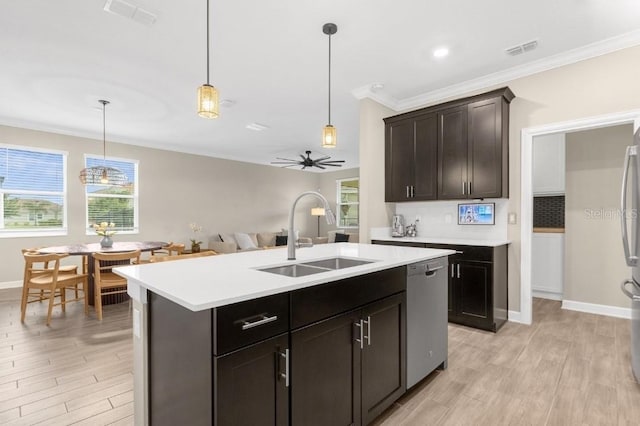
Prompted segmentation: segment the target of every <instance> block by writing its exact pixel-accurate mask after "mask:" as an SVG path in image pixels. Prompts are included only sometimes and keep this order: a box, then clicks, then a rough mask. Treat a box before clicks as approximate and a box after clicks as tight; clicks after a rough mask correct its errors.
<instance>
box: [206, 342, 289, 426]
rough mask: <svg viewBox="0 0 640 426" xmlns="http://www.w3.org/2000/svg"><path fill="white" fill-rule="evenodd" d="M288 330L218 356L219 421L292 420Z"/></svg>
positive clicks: (280, 424)
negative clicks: (290, 413) (290, 414)
mask: <svg viewBox="0 0 640 426" xmlns="http://www.w3.org/2000/svg"><path fill="white" fill-rule="evenodd" d="M288 350H289V336H288V335H287V334H284V335H281V336H278V337H274V338H271V339H268V340H266V341H264V342H261V343H257V344H255V345H252V346H249V347H247V348H244V349H240V350H238V351H235V352H232V353H230V354H227V355H223V356H219V357H215V358H214V365H215V367H214V372H215V373H214V377H215V378H216V379H215V388H214V394H215V395H216V396H217V397H216V405H215V408H214V413H215V423H214V424H215V425H218V426H232V425H242V424H246V425H254V426H272V425H277V426H286V425H288V424H289V388H288V385H289V383H288V378H287V361H288V357H289V353H288Z"/></svg>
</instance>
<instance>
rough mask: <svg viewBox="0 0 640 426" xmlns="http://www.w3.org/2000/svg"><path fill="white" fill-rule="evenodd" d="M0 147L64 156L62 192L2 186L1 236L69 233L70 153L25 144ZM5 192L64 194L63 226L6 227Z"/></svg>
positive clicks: (52, 235) (13, 236)
mask: <svg viewBox="0 0 640 426" xmlns="http://www.w3.org/2000/svg"><path fill="white" fill-rule="evenodd" d="M0 148H6V149H16V150H20V151H32V152H42V153H46V154H56V155H61V156H62V192H56V191H33V190H15V189H5V188H2V187H0V238H23V237H57V236H61V235H67V234H68V225H67V204H68V199H67V159H68V157H69V153H68V152H67V151H60V150H57V149H43V148H36V147H32V146H24V145H10V144H4V143H0ZM4 194H19V195H45V196H46V195H50V196H62V215H63V219H62V227H61V228H40V229H34V230H27V229H18V230H11V229H6V228H5V227H4Z"/></svg>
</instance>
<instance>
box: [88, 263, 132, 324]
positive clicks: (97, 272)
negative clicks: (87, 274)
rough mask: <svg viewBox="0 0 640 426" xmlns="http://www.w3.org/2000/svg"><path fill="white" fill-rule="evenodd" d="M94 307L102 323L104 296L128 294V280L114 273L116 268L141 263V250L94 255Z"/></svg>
mask: <svg viewBox="0 0 640 426" xmlns="http://www.w3.org/2000/svg"><path fill="white" fill-rule="evenodd" d="M93 258H94V262H95V263H94V272H93V284H94V296H95V302H94V305H95V306H94V307H95V309H96V315H97V317H98V320H100V321H102V296H107V295H112V294H122V293H126V292H127V279H126V278H123V277H121V276H120V275H118V274H116V273H115V272H112V271H111V269H112V268H113V267H114V266H120V265H126V264H131V263H139V262H140V250H134V251H126V252H121V253H94V254H93Z"/></svg>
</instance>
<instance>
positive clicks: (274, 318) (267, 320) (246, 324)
mask: <svg viewBox="0 0 640 426" xmlns="http://www.w3.org/2000/svg"><path fill="white" fill-rule="evenodd" d="M261 317H262V319H259V320H258V321H254V322H249V321H243V324H242V329H243V330H249V329H250V328H253V327H258V326H260V325H263V324H267V323H270V322H273V321H277V320H278V316H277V315H274V316H272V317H268V316H266V315H261Z"/></svg>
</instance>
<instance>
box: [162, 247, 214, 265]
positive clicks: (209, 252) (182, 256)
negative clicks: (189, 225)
mask: <svg viewBox="0 0 640 426" xmlns="http://www.w3.org/2000/svg"><path fill="white" fill-rule="evenodd" d="M217 254H218V253H216V252H215V251H213V250H207V251H201V252H199V253H188V254H180V255H173V256H151V258H149V262H150V263H157V262H167V261H172V260H183V259H191V258H194V257H207V256H215V255H217Z"/></svg>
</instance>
